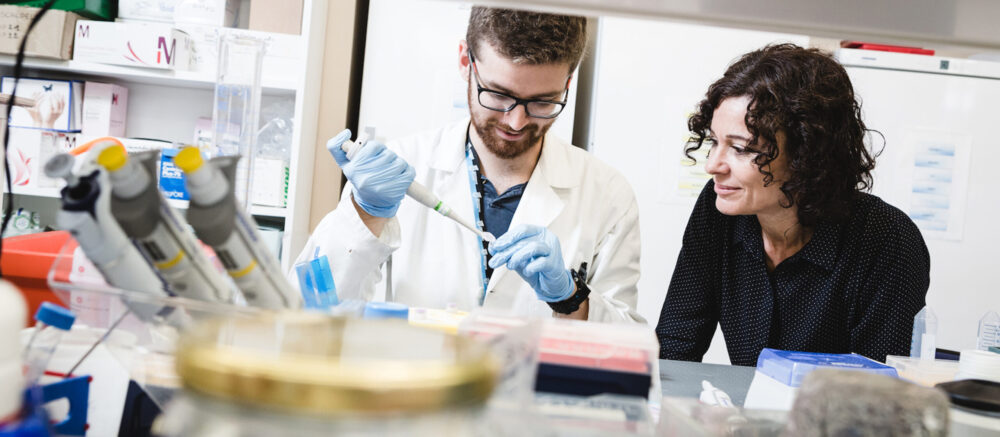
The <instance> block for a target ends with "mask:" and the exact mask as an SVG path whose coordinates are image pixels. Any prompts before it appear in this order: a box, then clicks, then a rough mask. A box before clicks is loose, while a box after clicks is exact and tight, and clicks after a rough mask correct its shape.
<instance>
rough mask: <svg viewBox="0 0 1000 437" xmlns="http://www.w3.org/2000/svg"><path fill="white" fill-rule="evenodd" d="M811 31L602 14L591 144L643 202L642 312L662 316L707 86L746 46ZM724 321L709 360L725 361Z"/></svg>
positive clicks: (688, 204) (801, 40) (799, 39)
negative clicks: (688, 151)
mask: <svg viewBox="0 0 1000 437" xmlns="http://www.w3.org/2000/svg"><path fill="white" fill-rule="evenodd" d="M776 42H793V43H796V44H799V45H806V44H808V37H805V36H799V35H788V34H778V33H767V32H754V31H746V30H733V29H723V28H716V27H707V26H696V25H688V24H678V23H669V22H663V21H646V20H637V19H624V18H602V19H601V21H600V33H599V35H598V50H597V53H598V54H597V65H596V70H597V79H596V84H595V100H594V112H593V119H592V120H591V121H590V123H591V125H590V129H591V131H590V132H591V134H590V138H591V144H590V150H591V151H592V152H593V153H594V154H596V155H597V156H598V157H599V158H601V159H602V160H603V161H605V162H607V163H608V164H610V165H612V166H613V167H615V168H617V169H619V170H620V171H621V172H622V173H624V174H625V177H626V178H627V179H628V181H629V183H630V184H632V188H633V189H634V190H635V194H636V198H637V200H638V202H639V225H640V227H641V233H642V259H641V261H640V262H641V269H642V276H641V278H640V279H639V308H638V309H639V313H640V314H642V316H643V317H645V318H646V320H647V321H648V322H649V324H650V325H651V326H655V325H656V322H657V321H658V320H659V318H660V308H661V307H662V306H663V299H664V297H665V296H666V293H667V286H668V285H669V284H670V275H671V274H672V273H673V269H674V264H675V263H676V262H677V254H678V253H679V252H680V247H681V237H682V236H683V234H684V227H685V226H686V225H687V220H688V216H689V215H690V214H691V208H692V207H693V206H694V199H687V200H681V199H676V200H674V199H671V196H670V195H669V193H670V189H671V186H672V185H676V178H677V176H678V170H679V163H680V160H681V158H682V157H683V154H682V150H683V146H684V142H685V140H686V138H687V137H688V130H687V118H688V115H689V114H690V113H691V112H692V111H693V110H694V108H695V105H696V104H697V103H698V102H699V101H701V99H702V98H703V97H704V95H705V91H706V90H708V86H709V85H710V84H711V83H712V82H714V81H715V80H717V79H718V78H720V77H721V76H722V73H723V72H725V70H726V67H728V66H729V64H730V63H731V62H732V61H734V60H735V59H736V58H738V57H739V56H740V55H742V54H743V53H746V52H748V51H751V50H754V49H757V48H760V47H762V46H764V45H766V44H769V43H776ZM721 332H722V331H721V330H717V331H716V336H715V340H714V341H713V343H712V346H711V347H710V348H709V351H708V353H707V354H706V355H705V358H704V361H705V362H713V363H728V362H729V354H728V353H727V352H726V349H725V345H724V344H723V343H722V335H721Z"/></svg>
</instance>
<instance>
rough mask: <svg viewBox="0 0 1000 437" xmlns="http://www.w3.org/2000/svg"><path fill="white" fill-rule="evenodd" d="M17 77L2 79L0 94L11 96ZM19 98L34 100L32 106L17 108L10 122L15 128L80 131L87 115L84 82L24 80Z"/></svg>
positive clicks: (18, 85)
mask: <svg viewBox="0 0 1000 437" xmlns="http://www.w3.org/2000/svg"><path fill="white" fill-rule="evenodd" d="M13 89H14V78H13V77H9V76H4V77H3V79H2V80H0V93H3V94H10V93H11V91H12V90H13ZM17 97H24V98H27V99H32V100H34V105H32V106H14V109H12V110H11V112H10V120H8V123H9V124H10V126H11V127H26V128H33V129H48V130H54V131H59V132H79V131H80V121H81V120H82V112H83V101H82V100H83V82H80V81H78V80H50V79H36V78H21V80H20V81H18V83H17Z"/></svg>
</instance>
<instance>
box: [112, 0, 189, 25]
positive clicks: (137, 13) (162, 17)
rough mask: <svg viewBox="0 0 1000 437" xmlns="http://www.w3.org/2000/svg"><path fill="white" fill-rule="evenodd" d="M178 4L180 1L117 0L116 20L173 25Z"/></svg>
mask: <svg viewBox="0 0 1000 437" xmlns="http://www.w3.org/2000/svg"><path fill="white" fill-rule="evenodd" d="M178 3H180V0H118V18H123V19H126V20H146V21H159V22H163V23H173V22H174V9H176V8H177V4H178Z"/></svg>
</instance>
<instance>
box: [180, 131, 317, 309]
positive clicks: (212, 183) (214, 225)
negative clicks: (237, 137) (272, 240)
mask: <svg viewBox="0 0 1000 437" xmlns="http://www.w3.org/2000/svg"><path fill="white" fill-rule="evenodd" d="M239 159H240V157H239V156H219V157H215V158H212V159H211V160H210V161H207V162H206V161H204V159H202V157H201V152H200V151H199V150H198V149H197V148H194V147H186V148H184V149H183V150H181V151H180V152H179V153H177V156H175V157H174V163H175V164H176V165H177V167H178V168H180V169H181V170H183V171H184V173H185V174H186V175H187V181H186V184H187V190H188V195H189V196H190V197H191V203H190V204H189V205H188V211H187V219H188V223H190V224H191V227H193V228H194V233H195V235H197V236H198V238H199V239H201V241H202V242H204V243H205V244H207V245H209V246H211V247H212V249H214V250H215V254H216V255H217V256H218V257H219V261H221V262H222V265H223V267H225V268H226V271H227V272H228V273H229V276H230V277H232V278H233V281H235V282H236V286H237V287H238V288H239V289H240V291H241V292H242V293H243V297H244V298H246V301H247V303H248V304H250V305H252V306H257V307H261V308H269V309H281V308H299V307H301V306H302V296H301V295H299V293H298V292H296V291H295V289H294V288H293V287H292V286H291V284H289V283H288V281H287V280H286V279H285V277H284V275H282V273H281V267H280V265H279V264H278V260H277V259H276V258H275V256H274V254H272V253H271V252H270V251H269V250H268V249H267V247H266V246H265V245H264V243H263V241H262V240H261V235H260V231H258V230H257V222H255V221H254V219H253V218H252V217H251V216H250V215H249V214H247V212H246V211H245V210H244V209H243V208H242V207H240V204H239V202H238V201H237V200H236V198H235V197H234V193H233V190H232V187H233V183H234V181H235V177H236V164H237V162H238V161H239Z"/></svg>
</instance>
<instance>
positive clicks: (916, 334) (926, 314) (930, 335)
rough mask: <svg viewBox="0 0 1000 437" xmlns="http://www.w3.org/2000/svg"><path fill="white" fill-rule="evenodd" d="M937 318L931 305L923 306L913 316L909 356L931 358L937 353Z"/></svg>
mask: <svg viewBox="0 0 1000 437" xmlns="http://www.w3.org/2000/svg"><path fill="white" fill-rule="evenodd" d="M937 327H938V319H937V315H935V314H934V311H932V310H931V307H929V306H925V307H924V308H923V309H921V310H920V312H919V313H917V315H916V316H914V317H913V338H912V339H911V340H910V356H911V357H917V358H922V359H925V360H933V359H934V357H935V355H936V354H937Z"/></svg>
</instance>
